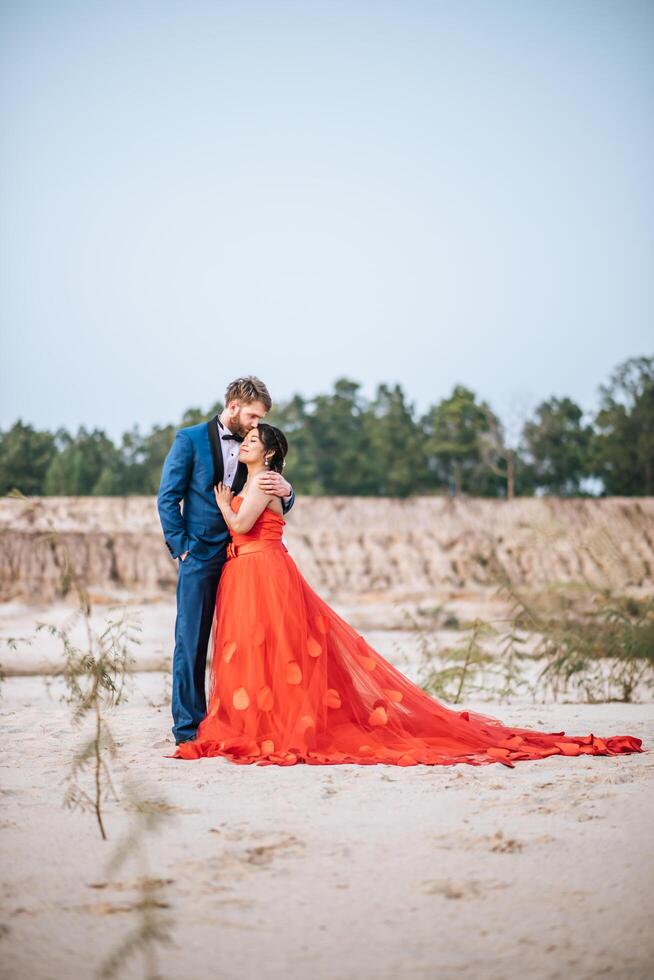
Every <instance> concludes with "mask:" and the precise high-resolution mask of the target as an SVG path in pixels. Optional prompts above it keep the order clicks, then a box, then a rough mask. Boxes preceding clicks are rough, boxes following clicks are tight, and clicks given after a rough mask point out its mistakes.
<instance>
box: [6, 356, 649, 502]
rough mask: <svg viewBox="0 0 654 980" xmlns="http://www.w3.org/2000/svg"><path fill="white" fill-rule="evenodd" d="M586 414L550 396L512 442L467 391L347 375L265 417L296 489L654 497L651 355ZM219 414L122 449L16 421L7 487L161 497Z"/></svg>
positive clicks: (137, 438)
mask: <svg viewBox="0 0 654 980" xmlns="http://www.w3.org/2000/svg"><path fill="white" fill-rule="evenodd" d="M599 394H600V400H599V409H598V411H597V412H596V413H594V415H593V416H592V417H587V416H586V415H585V413H584V412H583V410H582V409H581V408H580V406H579V405H577V404H576V403H575V402H574V400H573V399H571V398H567V397H562V398H554V397H553V398H549V399H547V400H545V401H543V402H541V403H540V404H539V405H538V406H537V407H536V409H535V410H534V411H533V413H532V414H531V416H530V417H529V418H525V419H523V420H521V422H520V426H519V429H518V432H517V434H515V435H514V436H513V437H510V436H509V434H507V430H506V426H505V425H504V424H503V423H502V420H501V419H500V418H499V417H498V415H497V414H496V413H495V412H494V411H493V410H492V408H491V407H490V405H488V404H487V403H486V402H485V401H483V400H480V399H479V398H478V397H477V395H476V394H475V393H474V392H473V391H471V390H470V389H469V388H467V387H466V386H464V385H461V384H457V385H455V386H454V388H453V390H452V392H451V393H450V394H449V395H448V396H447V397H446V398H443V399H441V400H440V401H438V402H436V403H435V404H434V405H432V406H431V407H430V408H429V409H428V410H427V411H426V412H425V413H424V414H423V415H420V414H419V413H417V412H416V410H415V407H414V405H413V404H412V403H410V402H409V401H407V398H406V395H405V393H404V392H403V390H402V388H401V386H400V385H387V384H380V385H379V386H378V387H377V390H376V392H375V394H374V397H372V398H365V397H364V396H363V394H362V386H361V385H360V384H359V383H358V382H356V381H353V380H351V379H348V378H340V379H339V380H338V381H336V382H335V384H334V386H333V390H332V391H331V392H329V393H327V394H321V395H317V396H316V397H315V398H311V399H305V398H303V397H302V396H301V395H295V396H293V397H292V398H291V399H289V400H288V401H286V402H283V403H280V404H278V405H275V406H274V408H273V411H272V412H271V413H270V415H269V416H268V417H267V421H271V422H273V423H274V424H275V425H278V426H280V428H282V429H283V430H284V431H285V432H286V434H287V436H288V439H289V443H290V451H289V455H288V458H287V467H286V469H285V471H284V473H285V475H286V476H287V477H288V479H289V480H290V481H291V483H292V484H293V486H294V487H295V489H296V490H297V492H298V493H301V494H315V495H330V494H353V495H364V496H391V497H407V496H409V495H410V494H431V493H447V494H453V495H462V494H466V495H475V496H485V497H509V498H511V497H513V496H516V495H519V496H530V495H534V494H553V495H557V496H577V495H586V494H599V495H624V496H639V495H651V494H652V493H654V357H635V358H631V359H629V360H627V361H625V362H623V363H622V364H620V365H618V367H617V368H616V369H615V370H614V371H613V372H612V374H611V376H610V378H609V379H608V381H607V383H606V384H605V385H601V386H600V389H599ZM221 410H222V404H221V403H220V402H216V403H215V404H214V405H213V406H212V407H211V408H210V410H209V412H206V413H205V412H203V411H202V410H201V409H199V408H194V409H189V410H188V411H187V412H186V413H185V414H184V416H183V418H182V419H181V420H180V422H179V423H178V425H172V424H171V425H166V426H154V427H153V428H152V429H151V430H150V432H147V433H142V432H141V431H140V429H139V427H138V426H135V427H134V428H132V429H131V430H130V431H129V432H126V433H124V434H123V436H122V438H121V441H120V444H118V445H116V444H114V442H113V441H112V440H111V439H110V438H109V437H108V436H107V435H106V433H105V432H104V431H102V430H101V429H93V430H92V431H88V430H87V429H86V428H85V427H83V426H82V427H80V428H79V429H78V431H77V433H76V434H71V433H70V432H68V431H67V430H65V429H58V430H57V431H55V432H50V431H47V430H39V429H35V428H34V427H32V426H31V425H28V424H25V423H23V422H22V421H21V420H18V421H17V422H16V423H15V424H14V425H13V426H12V427H11V428H10V429H8V430H7V431H1V432H0V490H1V492H2V493H3V494H6V493H8V492H9V491H10V490H12V489H14V488H15V489H18V490H20V491H22V492H23V493H24V494H28V495H33V494H38V495H64V496H77V495H84V496H86V495H97V496H122V495H128V494H154V493H156V492H157V490H158V487H159V480H160V476H161V468H162V465H163V461H164V458H165V456H166V453H167V452H168V449H169V447H170V445H171V443H172V441H173V438H174V435H175V431H176V430H177V429H178V428H180V427H184V426H187V425H194V424H195V423H197V422H201V421H204V420H205V419H207V418H210V417H211V416H212V415H214V414H215V413H216V412H220V411H221Z"/></svg>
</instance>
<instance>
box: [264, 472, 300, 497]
mask: <svg viewBox="0 0 654 980" xmlns="http://www.w3.org/2000/svg"><path fill="white" fill-rule="evenodd" d="M259 486H260V487H261V489H262V490H263V492H264V493H267V494H268V496H270V497H289V496H290V494H291V491H292V489H293V487H292V486H291V484H290V483H289V482H288V480H285V479H284V477H283V476H282V474H281V473H275V472H274V471H273V472H272V473H262V474H261V475H260V476H259Z"/></svg>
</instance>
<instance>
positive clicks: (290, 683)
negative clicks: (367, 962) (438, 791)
mask: <svg viewBox="0 0 654 980" xmlns="http://www.w3.org/2000/svg"><path fill="white" fill-rule="evenodd" d="M241 501H242V498H241V497H236V498H234V500H233V502H232V507H233V508H234V509H235V510H237V509H238V507H240V502H241ZM284 523H285V522H284V520H283V519H282V518H281V517H280V516H278V515H277V514H274V513H273V512H272V511H270V510H266V511H264V513H263V514H262V515H261V517H260V518H259V519H258V520H257V521H256V523H255V524H254V526H253V527H252V529H251V530H250V531H249V532H248V533H247V534H236V535H234V536H233V539H232V543H231V544H230V546H229V550H228V551H229V559H228V561H227V562H226V564H225V567H224V569H223V573H222V576H221V579H220V584H219V587H218V595H217V600H216V612H215V617H214V624H213V634H212V636H213V641H212V645H211V657H210V667H211V672H210V676H211V681H210V694H209V702H208V708H207V715H206V717H205V718H204V719H203V721H202V722H201V723H200V725H199V727H198V730H197V732H196V737H195V738H194V739H193V740H192V741H189V742H183V743H181V744H180V745H178V746H177V748H176V751H175V753H174V755H172V756H168V758H177V759H198V758H200V757H201V756H224V757H225V758H227V759H230V760H231V761H232V762H237V763H242V764H249V763H256V764H257V765H259V766H266V765H280V766H292V765H295V764H296V763H306V764H308V765H333V764H337V763H347V762H349V763H357V764H359V765H366V766H367V765H374V764H376V763H385V764H386V765H397V766H415V765H418V764H422V765H429V766H431V765H444V766H447V765H453V764H455V763H462V762H465V763H469V764H471V765H486V764H488V763H493V762H501V763H503V765H505V766H511V767H513V765H514V763H515V762H519V761H522V760H524V759H543V758H545V757H546V756H550V755H567V756H573V755H618V754H620V753H627V752H642V751H643V750H642V749H641V744H642V740H641V739H640V738H636V737H634V736H630V735H617V736H613V737H611V738H598V737H596V736H595V735H592V734H591V735H584V736H572V735H565V733H564V732H550V733H543V732H538V731H532V730H530V729H526V728H512V727H508V726H506V725H504V724H502V722H500V721H499V720H498V719H497V718H493V717H490V716H488V715H483V714H479V713H476V712H473V711H455V710H453V709H451V708H446V707H445V706H444V705H443V704H441V703H440V702H438V701H436V700H435V699H434V698H432V697H431V696H430V695H429V694H427V693H426V692H425V691H423V690H422V689H421V688H420V687H418V686H416V685H415V684H413V683H412V682H411V681H410V680H409V679H408V678H407V677H405V676H404V674H402V673H400V672H399V671H398V670H396V668H395V667H393V666H392V664H390V663H389V662H388V661H387V660H384V658H383V657H382V656H381V655H380V654H379V653H377V651H376V650H374V649H373V648H372V647H371V646H370V645H369V644H368V643H366V641H365V640H364V638H363V637H362V636H360V635H359V634H358V633H357V631H356V630H355V629H353V628H352V627H351V626H349V625H348V624H347V623H346V622H345V621H344V620H343V619H341V617H340V616H338V615H337V614H336V613H335V612H334V610H333V609H330V607H329V606H328V605H327V604H326V603H325V602H324V601H323V600H322V599H321V598H320V596H318V595H317V594H316V593H315V592H314V591H313V589H311V588H310V586H309V585H308V583H307V582H306V581H305V580H304V578H303V577H302V575H301V574H300V572H299V570H298V568H297V566H296V564H295V562H294V561H293V559H292V558H291V557H290V555H289V554H288V552H287V550H286V548H285V546H284V544H283V543H282V540H281V538H282V530H283V527H284Z"/></svg>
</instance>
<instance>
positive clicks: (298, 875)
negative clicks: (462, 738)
mask: <svg viewBox="0 0 654 980" xmlns="http://www.w3.org/2000/svg"><path fill="white" fill-rule="evenodd" d="M167 680H168V677H167V674H166V673H164V672H157V671H154V670H151V671H149V672H140V673H137V674H135V675H134V676H133V678H132V680H131V684H130V695H129V700H128V702H127V703H126V704H124V705H121V706H119V708H118V710H117V712H116V713H115V714H114V716H113V717H112V719H111V724H112V730H113V732H114V735H115V736H116V738H117V740H118V742H119V752H120V757H119V761H118V762H116V764H115V765H114V773H115V776H116V780H117V782H118V783H119V784H120V781H121V779H122V778H123V775H125V774H127V775H130V776H132V777H134V778H136V779H137V780H138V782H139V784H140V787H141V791H142V792H143V793H144V794H145V795H146V796H147V797H148V798H149V799H152V800H156V799H162V798H163V799H164V800H166V801H168V806H167V807H163V808H162V811H163V817H162V824H161V825H160V826H159V827H158V828H157V829H156V830H155V831H153V832H152V834H151V835H150V836H149V837H148V838H147V840H146V841H145V844H144V846H143V847H141V848H140V850H139V854H140V856H141V857H142V856H144V855H147V859H148V862H149V868H150V875H151V876H152V877H156V878H157V879H160V880H161V881H162V882H163V886H162V891H161V895H162V902H161V905H162V906H163V907H162V908H161V909H159V910H158V914H159V915H161V916H163V917H164V919H165V920H166V921H167V923H168V925H167V928H168V930H169V934H170V937H171V939H172V945H171V946H169V947H163V948H162V952H161V954H160V957H159V969H160V974H161V976H163V977H166V978H171V980H172V978H180V977H199V976H206V975H207V973H208V972H209V971H210V975H211V976H212V977H216V978H226V980H231V978H234V980H236V978H239V980H250V978H252V980H255V978H256V980H278V978H279V980H281V978H284V980H287V978H305V977H306V978H308V977H312V978H316V980H332V978H334V980H336V978H343V980H368V978H370V980H373V978H374V980H391V978H398V977H399V978H421V980H422V978H425V980H426V978H432V977H440V978H446V980H447V978H449V977H456V978H469V980H491V978H492V980H513V978H523V977H530V978H543V980H544V978H548V980H549V978H551V980H554V978H561V980H563V978H566V980H570V978H584V980H586V978H588V980H590V978H593V980H594V978H597V977H602V978H604V977H609V978H616V980H617V978H619V980H645V978H649V977H651V976H652V960H653V959H654V934H653V933H652V929H651V905H652V898H653V897H654V896H653V894H652V892H653V882H654V853H653V852H654V842H653V834H652V827H653V826H654V819H653V817H654V813H653V810H654V754H653V753H652V751H651V748H650V750H649V751H647V752H644V753H642V754H639V755H631V756H624V757H613V758H605V757H597V758H588V757H583V756H582V757H577V758H567V759H566V758H563V757H553V758H548V759H544V760H539V761H528V762H521V763H518V764H517V765H516V768H515V769H513V770H510V769H507V768H506V767H504V766H501V765H490V766H483V767H474V766H469V765H459V766H451V767H426V766H416V767H413V768H406V769H402V768H398V767H393V766H379V765H377V766H369V767H364V766H352V765H343V766H330V767H318V766H304V765H298V766H292V767H287V768H284V767H276V766H266V767H257V766H237V765H234V764H232V763H229V762H227V761H226V760H221V759H201V760H197V761H193V762H186V761H182V760H174V759H167V758H165V754H166V753H168V752H171V751H172V740H171V738H170V724H171V719H170V708H169V705H168V703H167V702H166V699H165V693H166V687H167ZM467 706H468V707H471V708H475V707H477V708H478V709H479V710H482V711H484V712H486V713H492V714H495V715H496V716H497V717H499V718H501V719H502V720H503V721H506V722H514V723H515V724H517V725H521V726H522V725H524V726H525V727H537V728H541V729H543V730H546V731H562V730H563V731H565V732H566V733H567V734H587V733H589V732H593V733H594V734H597V735H602V736H606V735H619V734H630V735H638V736H640V737H641V738H642V739H643V741H644V745H645V747H646V748H649V747H654V709H653V706H652V704H651V703H646V704H637V705H623V704H615V703H613V704H601V705H583V704H572V703H570V704H548V705H534V704H532V703H526V702H525V703H522V704H521V703H515V702H514V703H513V704H511V705H506V704H502V705H492V704H489V702H487V701H485V702H480V701H479V702H471V701H468V702H467ZM0 709H1V716H2V738H3V747H4V752H3V758H2V761H1V763H0V766H1V768H2V804H3V812H2V815H1V819H2V864H3V869H4V871H3V885H2V907H1V910H0V953H1V956H0V961H1V964H2V965H1V966H0V976H2V977H10V978H12V980H14V978H21V980H22V978H30V980H46V978H47V980H61V978H72V980H77V978H80V980H81V978H91V977H94V976H95V973H96V970H97V967H98V966H99V964H100V963H101V962H102V960H103V959H104V958H105V956H106V955H108V954H109V952H110V951H111V949H112V948H113V947H115V946H116V945H117V944H118V943H119V942H120V941H121V939H123V938H124V937H125V935H126V933H127V932H129V931H130V930H131V929H132V928H133V927H134V925H135V923H136V921H137V918H138V916H137V915H136V913H135V911H134V904H135V902H136V900H137V897H138V895H137V891H136V884H137V880H138V876H139V874H141V873H142V872H141V869H140V867H139V866H138V865H137V864H132V863H128V864H127V865H125V866H124V867H123V868H122V869H121V870H120V871H119V872H117V873H116V874H113V875H111V874H109V873H108V872H107V861H108V858H109V856H110V854H111V852H112V851H113V848H114V847H115V846H116V844H117V843H118V842H119V841H120V839H121V838H122V837H123V835H124V834H125V833H126V831H127V829H128V825H129V820H130V814H129V811H127V810H126V808H125V806H124V801H122V802H115V801H108V802H107V803H106V804H105V812H106V825H107V830H108V835H109V840H108V841H107V842H102V841H101V839H100V837H99V833H98V828H97V824H96V823H95V821H94V818H93V817H92V816H91V815H90V814H88V813H81V812H78V811H71V810H69V809H65V808H64V807H63V806H62V798H63V794H64V789H65V779H66V774H67V771H68V766H69V762H70V758H71V754H72V752H73V750H74V747H75V745H76V744H78V743H79V739H80V734H79V732H77V733H76V732H75V731H74V730H73V729H72V727H71V721H70V707H69V706H68V705H66V704H64V703H62V702H60V701H59V700H58V698H57V690H56V687H53V689H52V691H51V693H50V694H48V692H47V690H46V686H45V684H44V681H43V678H41V677H38V676H22V677H21V676H19V677H8V678H7V679H6V680H5V681H4V683H3V685H2V696H1V697H0ZM144 975H145V974H144V967H143V961H142V959H139V958H138V957H136V958H135V959H134V960H133V961H132V963H131V965H130V966H124V967H122V968H121V970H120V973H119V976H120V977H121V978H122V977H125V978H129V977H142V976H144Z"/></svg>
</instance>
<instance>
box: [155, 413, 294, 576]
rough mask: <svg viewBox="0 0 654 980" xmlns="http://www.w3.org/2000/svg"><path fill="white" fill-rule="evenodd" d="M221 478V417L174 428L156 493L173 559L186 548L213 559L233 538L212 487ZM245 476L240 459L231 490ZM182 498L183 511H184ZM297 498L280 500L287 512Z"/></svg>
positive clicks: (237, 487) (236, 488) (240, 485)
mask: <svg viewBox="0 0 654 980" xmlns="http://www.w3.org/2000/svg"><path fill="white" fill-rule="evenodd" d="M222 478H223V454H222V450H221V448H220V439H219V435H218V427H217V416H214V417H213V418H212V419H210V420H209V421H208V422H200V423H199V425H191V426H188V428H185V429H180V430H179V431H178V432H176V433H175V440H174V442H173V444H172V446H171V447H170V449H169V451H168V455H167V456H166V459H165V460H164V464H163V470H162V472H161V483H160V485H159V493H158V496H157V510H158V511H159V520H160V521H161V527H162V529H163V534H164V540H165V542H166V546H167V547H168V550H169V551H170V554H171V555H172V557H173V558H178V557H179V556H180V555H183V554H184V552H185V551H188V552H189V553H190V554H192V555H194V556H195V557H196V558H201V559H204V560H207V559H209V558H213V557H214V555H216V554H217V553H218V552H219V551H220V550H221V549H222V548H226V547H227V544H228V542H229V528H228V527H227V525H226V524H225V520H224V518H223V515H222V514H221V513H220V510H219V509H218V504H217V503H216V498H215V496H214V486H215V484H216V483H218V482H220V481H221V480H222ZM246 478H247V467H246V465H245V463H239V464H238V467H237V470H236V475H235V477H234V481H233V483H232V490H233V491H234V493H235V494H237V493H239V492H240V491H241V490H242V489H243V486H244V484H245V480H246ZM180 503H181V504H182V506H183V510H182V511H181V512H180V507H179V505H180ZM294 503H295V493H294V492H293V493H292V494H291V499H290V501H289V502H288V503H286V502H285V501H284V500H282V507H283V509H284V513H285V514H286V513H288V511H289V510H290V509H291V507H292V506H293V504H294Z"/></svg>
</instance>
